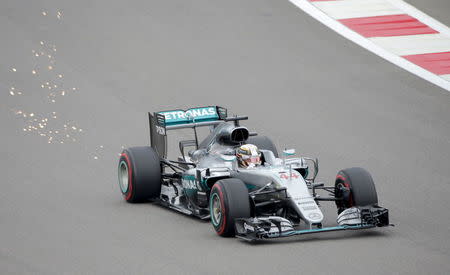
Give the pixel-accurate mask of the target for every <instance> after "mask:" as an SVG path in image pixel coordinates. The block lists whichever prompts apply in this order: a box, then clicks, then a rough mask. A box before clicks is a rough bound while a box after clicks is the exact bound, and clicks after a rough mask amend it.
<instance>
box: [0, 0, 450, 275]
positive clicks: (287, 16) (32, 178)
mask: <svg viewBox="0 0 450 275" xmlns="http://www.w3.org/2000/svg"><path fill="white" fill-rule="evenodd" d="M435 2H437V1H433V2H430V1H422V4H423V5H424V6H427V9H429V10H432V9H433V7H434V6H428V5H432V3H435ZM441 2H443V1H441ZM425 3H426V4H425ZM441 7H442V6H438V5H436V9H441ZM444 7H445V8H448V5H447V6H445V5H444ZM425 10H426V9H425ZM42 11H45V12H46V14H47V15H45V16H44V15H43V14H42V13H41V12H42ZM57 11H62V16H61V18H60V19H58V18H57ZM426 12H428V13H429V14H430V15H432V16H433V11H432V12H429V11H428V10H426ZM436 12H442V11H436ZM447 14H448V10H447ZM438 19H440V18H438ZM0 34H1V52H0V63H1V67H0V87H1V94H0V106H1V109H0V112H1V113H0V122H1V124H0V126H1V141H2V146H1V149H0V151H1V154H2V157H1V158H0V167H1V168H0V169H1V170H0V171H1V183H0V184H1V192H0V233H1V234H0V244H1V245H0V273H2V274H28V273H30V274H61V273H68V274H74V273H77V274H124V273H126V274H136V273H143V274H149V273H170V274H176V273H196V274H211V273H219V274H225V273H235V274H249V273H258V272H260V273H263V274H275V273H276V274H284V273H312V274H330V273H336V274H344V273H351V274H360V273H364V274H392V273H395V274H428V273H433V274H449V273H450V263H449V261H448V259H449V257H450V252H449V248H450V238H449V233H450V211H449V209H450V200H449V197H450V180H449V179H450V169H449V163H450V107H449V106H450V94H449V93H448V92H447V91H444V90H442V89H440V88H437V87H435V86H433V85H432V84H429V83H427V82H426V81H424V80H422V79H420V78H418V77H416V76H414V75H412V74H410V73H408V72H406V71H404V70H402V69H400V68H397V67H395V66H394V65H392V64H390V63H388V62H387V61H385V60H383V59H381V58H379V57H377V56H375V55H373V54H371V53H369V52H367V51H365V50H364V49H362V48H360V47H358V46H356V45H355V44H353V43H352V42H350V41H347V40H345V39H344V38H342V37H340V36H339V35H337V34H335V33H334V32H333V31H331V30H329V29H327V28H326V27H324V26H323V25H321V24H320V23H318V22H316V21H315V20H314V19H312V18H310V17H309V16H308V15H306V14H304V13H303V12H301V11H300V10H299V9H297V8H296V7H294V6H293V5H292V4H290V3H289V2H288V1H274V0H270V1H261V0H258V1H215V0H204V1H181V0H176V1H175V0H171V1H148V0H145V1H127V2H124V1H16V0H14V1H13V0H10V1H5V0H4V1H2V2H1V4H0ZM40 41H43V42H44V43H43V44H44V45H40ZM53 45H56V49H57V51H56V52H54V50H53V49H54V47H53ZM32 50H34V51H35V52H32ZM41 51H42V52H43V54H42V55H41ZM52 51H53V53H52ZM35 53H37V54H38V55H39V57H35V56H34V54H35ZM48 53H51V57H50V58H47V54H48ZM46 58H47V59H46ZM50 61H52V62H53V63H50ZM48 66H52V70H49V69H48ZM13 68H14V69H15V70H16V71H15V72H14V71H13ZM32 70H35V71H36V74H32ZM58 74H61V75H62V77H59V76H58ZM46 82H49V84H48V85H47V84H46ZM56 83H57V84H56ZM41 85H44V88H41ZM49 85H58V88H52V90H49V89H48V86H49ZM11 87H14V90H12V92H13V93H14V95H11V94H10V91H11V89H12V88H11ZM72 87H75V88H76V90H75V91H73V90H72V89H71V88H72ZM61 89H64V90H65V91H66V93H65V95H64V96H63V95H61V91H60V90H61ZM17 91H21V92H22V94H18V93H17ZM53 91H55V92H56V91H58V94H54V95H53V96H52V95H49V93H50V92H53ZM52 99H53V100H55V102H51V100H52ZM211 104H220V105H222V106H226V107H228V108H229V109H230V110H231V111H232V112H234V113H236V114H241V115H248V116H250V120H249V121H248V122H247V123H246V125H247V126H248V127H249V128H250V129H251V130H256V131H258V132H259V133H260V134H264V135H268V136H271V137H272V138H273V139H274V140H275V141H276V143H277V144H278V145H279V147H280V148H281V147H285V146H286V147H293V148H297V152H298V153H299V154H301V155H309V156H317V157H319V159H320V163H321V170H320V174H319V180H324V181H327V182H332V181H333V179H334V177H335V174H336V173H337V171H338V170H339V169H341V168H345V167H351V166H362V167H366V168H368V169H369V170H370V172H371V173H372V174H373V176H374V179H375V181H376V184H377V189H378V195H379V201H380V204H381V205H383V206H385V207H387V208H389V209H390V211H391V219H392V222H393V223H395V224H396V227H394V228H386V229H379V230H370V231H365V232H334V233H326V234H322V235H309V236H299V237H292V238H288V239H279V240H274V241H268V242H262V243H258V244H248V243H245V242H242V241H239V240H237V239H224V238H220V237H218V236H217V235H216V234H215V233H214V231H213V229H212V226H211V225H210V224H209V223H207V222H201V221H199V220H197V219H194V218H190V217H187V216H184V215H181V214H177V213H175V212H173V211H169V210H167V209H164V208H161V207H159V206H157V205H154V204H151V203H148V204H137V205H131V204H127V203H125V202H124V201H123V200H122V198H121V196H120V194H119V188H118V186H117V179H116V173H117V172H116V166H117V160H118V153H120V151H121V146H133V145H145V144H147V143H148V125H147V121H146V112H147V111H155V110H161V109H166V108H177V107H189V106H199V105H211ZM20 111H22V113H20ZM24 112H25V113H26V114H27V117H26V118H25V117H23V113H24ZM53 112H56V113H55V114H54V113H53ZM30 113H33V115H34V116H33V117H30V115H31V114H30ZM53 116H56V119H55V118H53ZM34 118H39V120H42V119H43V120H44V122H45V123H47V124H46V125H43V128H40V126H39V125H38V124H36V123H38V122H40V121H37V122H35V121H34ZM45 118H47V119H48V120H47V121H45ZM44 122H42V123H44ZM30 124H31V125H30ZM64 124H66V126H67V127H66V128H64ZM33 125H34V126H33ZM28 126H31V127H36V130H35V129H33V128H30V129H31V130H30V131H24V130H23V128H25V129H28ZM72 127H75V128H76V130H75V129H72ZM80 128H81V129H82V132H80V131H79V129H80ZM52 129H53V130H52ZM57 129H59V130H58V133H56V132H55V131H57ZM64 129H68V130H64ZM50 130H52V133H49V131H50ZM38 132H40V133H41V134H45V135H46V136H41V135H40V134H39V133H38ZM66 135H69V137H67V136H66ZM49 136H52V137H53V136H54V137H53V139H52V143H50V144H49V143H47V142H48V139H49ZM73 138H75V141H74V140H73ZM61 141H63V143H60V142H61ZM324 209H325V210H324V211H325V213H326V215H328V216H329V217H330V218H329V219H327V222H326V224H327V225H331V224H333V222H334V217H335V209H334V207H333V206H332V205H330V206H324Z"/></svg>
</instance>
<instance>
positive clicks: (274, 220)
mask: <svg viewBox="0 0 450 275" xmlns="http://www.w3.org/2000/svg"><path fill="white" fill-rule="evenodd" d="M357 209H358V210H359V211H358V212H359V213H360V214H359V215H360V221H361V222H360V223H358V224H354V223H353V224H341V225H338V226H333V227H325V228H314V229H312V228H311V229H302V230H297V229H295V228H294V226H293V225H292V224H291V222H290V221H289V220H287V219H285V218H282V217H278V216H270V217H255V218H247V219H236V221H235V227H236V237H238V238H241V239H243V240H246V241H255V240H261V239H271V238H280V237H289V236H294V235H304V234H312V233H320V232H330V231H342V230H360V229H369V228H374V227H383V226H388V225H390V224H389V211H388V210H387V209H386V208H382V207H379V206H372V207H358V208H357Z"/></svg>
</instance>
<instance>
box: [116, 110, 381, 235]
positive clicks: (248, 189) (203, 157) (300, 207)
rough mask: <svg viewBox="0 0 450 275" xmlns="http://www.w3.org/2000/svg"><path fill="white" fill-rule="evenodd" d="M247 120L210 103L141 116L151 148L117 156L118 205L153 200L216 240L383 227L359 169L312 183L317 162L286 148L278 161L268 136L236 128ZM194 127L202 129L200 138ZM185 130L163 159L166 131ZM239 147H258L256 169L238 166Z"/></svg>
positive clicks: (371, 185)
mask: <svg viewBox="0 0 450 275" xmlns="http://www.w3.org/2000/svg"><path fill="white" fill-rule="evenodd" d="M247 119H248V117H245V116H231V117H229V116H227V110H226V109H225V108H222V107H218V106H211V107H199V108H192V109H189V110H171V111H162V112H156V113H149V124H150V139H151V146H144V147H131V148H127V149H125V150H123V152H122V154H121V156H120V160H119V165H118V175H119V186H120V190H121V192H122V194H123V196H124V198H125V200H126V201H127V202H130V203H135V202H145V201H148V200H154V201H157V202H159V203H160V204H162V205H164V206H166V207H168V208H171V209H174V210H176V211H179V212H181V213H184V214H187V215H193V216H196V217H199V218H200V219H210V220H211V223H212V226H213V227H214V229H215V231H216V232H217V234H218V235H220V236H224V237H227V236H236V237H239V238H242V239H244V240H248V241H252V240H258V239H268V238H277V237H287V236H292V235H301V234H311V233H319V232H326V231H339V230H357V229H367V228H374V227H383V226H388V225H389V214H388V210H387V209H386V208H383V207H381V206H379V205H378V197H377V192H376V190H375V185H374V181H373V179H372V177H371V175H370V174H369V173H368V172H367V171H366V170H365V169H363V168H358V167H354V168H349V169H343V170H341V171H339V173H338V174H337V176H336V180H335V183H334V185H332V186H326V185H325V184H324V183H322V182H316V180H315V179H316V176H317V173H318V171H319V166H318V160H317V159H312V158H308V157H303V156H301V157H296V156H295V151H294V150H292V149H291V150H283V152H281V156H280V154H279V152H278V150H277V148H276V147H275V145H274V143H273V142H272V141H271V140H270V139H269V138H268V137H266V136H259V135H257V134H256V133H253V132H249V130H248V129H247V128H246V127H243V126H241V125H240V122H241V121H243V120H247ZM200 127H209V128H210V133H209V135H207V136H206V137H205V138H204V139H202V140H199V137H198V134H197V129H198V128H200ZM185 128H191V129H193V139H190V140H179V151H180V152H179V155H180V156H179V157H178V158H177V159H173V160H169V159H168V158H167V136H168V135H167V134H168V132H170V131H174V130H177V129H185ZM175 137H176V136H175ZM242 144H253V145H255V146H257V147H258V148H259V151H260V155H261V163H260V164H259V165H257V166H254V167H246V168H243V167H240V166H239V163H238V162H237V160H236V148H238V147H239V146H241V145H242ZM319 192H320V193H325V194H326V196H322V195H319V194H318V193H319ZM322 202H334V203H335V204H336V207H337V214H338V215H337V224H336V226H332V227H323V226H322V221H323V220H324V215H323V213H322V211H321V208H320V206H321V205H320V204H321V203H322Z"/></svg>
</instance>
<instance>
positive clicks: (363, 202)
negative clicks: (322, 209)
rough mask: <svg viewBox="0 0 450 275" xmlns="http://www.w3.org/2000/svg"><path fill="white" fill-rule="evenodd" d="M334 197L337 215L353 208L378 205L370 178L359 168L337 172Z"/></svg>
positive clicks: (375, 191) (367, 173)
mask: <svg viewBox="0 0 450 275" xmlns="http://www.w3.org/2000/svg"><path fill="white" fill-rule="evenodd" d="M334 186H335V190H334V191H335V197H336V198H342V200H337V201H336V206H337V208H338V213H341V212H342V211H344V210H345V209H347V208H350V207H354V206H369V205H377V204H378V196H377V190H376V189H375V184H374V182H373V179H372V176H371V175H370V173H369V172H367V171H366V170H365V169H363V168H360V167H353V168H347V169H343V170H341V171H339V173H338V174H337V176H336V181H335V185H334Z"/></svg>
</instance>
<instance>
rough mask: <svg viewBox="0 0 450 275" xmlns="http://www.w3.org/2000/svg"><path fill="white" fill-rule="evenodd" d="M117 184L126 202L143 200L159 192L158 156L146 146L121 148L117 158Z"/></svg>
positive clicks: (159, 165)
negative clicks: (121, 150)
mask: <svg viewBox="0 0 450 275" xmlns="http://www.w3.org/2000/svg"><path fill="white" fill-rule="evenodd" d="M118 174H119V186H120V191H121V192H122V194H123V196H124V198H125V200H126V201H127V202H131V203H135V202H144V201H147V200H149V199H154V198H157V197H159V195H160V193H161V164H160V161H159V156H158V154H157V153H156V152H155V150H153V148H151V147H148V146H143V147H131V148H127V149H125V150H123V152H122V154H121V155H120V159H119V167H118Z"/></svg>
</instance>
